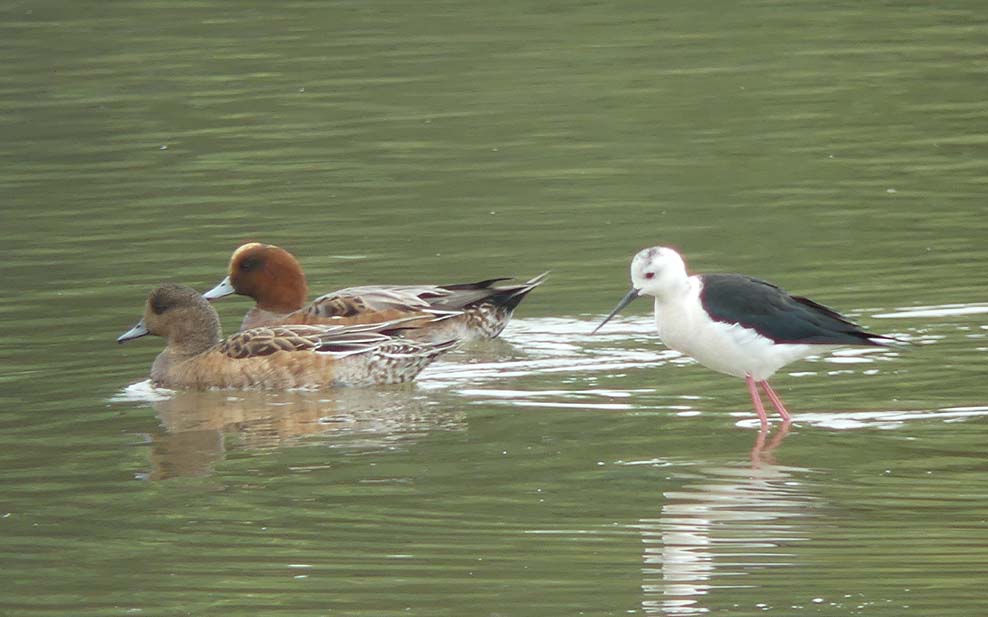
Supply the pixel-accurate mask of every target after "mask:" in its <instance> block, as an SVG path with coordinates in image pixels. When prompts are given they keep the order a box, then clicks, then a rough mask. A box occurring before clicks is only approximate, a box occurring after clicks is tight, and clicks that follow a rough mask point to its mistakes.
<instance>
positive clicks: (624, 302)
mask: <svg viewBox="0 0 988 617" xmlns="http://www.w3.org/2000/svg"><path fill="white" fill-rule="evenodd" d="M639 296H641V292H640V291H638V290H637V289H634V288H632V289H631V291H629V292H628V293H626V294H625V295H624V297H623V298H621V301H620V302H618V304H617V306H615V307H614V310H613V311H611V312H610V314H609V315H608V316H607V317H605V318H604V321H602V322H600V325H599V326H597V327H596V328H594V329H593V332H591V333H590V334H597V330H600V329H601V328H603V327H604V324H605V323H607V322H609V321H610V320H611V318H612V317H614V316H615V315H617V314H618V313H620V312H621V309H623V308H624V307H626V306H628V305H629V304H631V302H632V301H633V300H634V299H635V298H638V297H639Z"/></svg>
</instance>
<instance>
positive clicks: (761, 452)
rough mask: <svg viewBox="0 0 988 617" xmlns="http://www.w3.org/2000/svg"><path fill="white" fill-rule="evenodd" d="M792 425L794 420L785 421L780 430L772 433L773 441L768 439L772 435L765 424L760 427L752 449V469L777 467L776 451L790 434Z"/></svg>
mask: <svg viewBox="0 0 988 617" xmlns="http://www.w3.org/2000/svg"><path fill="white" fill-rule="evenodd" d="M791 425H792V420H784V421H783V422H782V425H781V426H779V428H778V430H776V431H775V432H774V433H771V435H772V438H771V439H768V436H769V433H770V431H769V430H768V427H767V426H765V425H764V424H762V425H760V426H759V428H758V437H756V438H755V445H754V446H753V447H752V448H751V467H752V469H757V468H758V467H761V466H762V465H775V450H776V449H777V448H778V447H779V446H780V445H782V440H783V439H785V438H786V435H788V434H789V429H790V427H791ZM766 440H767V443H766Z"/></svg>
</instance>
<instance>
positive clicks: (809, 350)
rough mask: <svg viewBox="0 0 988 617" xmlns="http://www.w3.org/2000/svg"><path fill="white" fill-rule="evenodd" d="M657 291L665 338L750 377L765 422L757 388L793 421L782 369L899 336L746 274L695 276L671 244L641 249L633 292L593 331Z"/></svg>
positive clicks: (710, 364) (707, 362)
mask: <svg viewBox="0 0 988 617" xmlns="http://www.w3.org/2000/svg"><path fill="white" fill-rule="evenodd" d="M642 296H652V298H653V299H654V301H655V302H654V310H655V326H656V330H657V331H658V335H659V338H660V339H661V340H662V342H663V343H664V344H665V345H666V346H667V347H669V348H670V349H673V350H675V351H678V352H680V353H683V354H685V355H687V356H690V357H691V358H693V359H694V360H696V361H697V362H699V363H700V364H702V365H704V366H706V367H707V368H710V369H712V370H714V371H717V372H719V373H724V374H727V375H731V376H733V377H739V378H741V379H744V380H745V384H746V385H747V388H748V395H749V396H750V397H751V401H752V405H753V406H754V408H755V413H757V414H758V419H759V421H760V423H761V425H762V427H765V426H767V424H768V416H767V413H766V411H765V407H764V405H763V403H762V400H761V396H760V395H759V393H758V387H761V389H762V391H763V392H764V393H765V394H766V396H768V398H769V401H771V403H772V406H773V407H774V408H775V411H776V412H777V413H778V414H779V416H780V417H781V418H782V420H783V422H789V421H790V420H791V419H792V416H791V414H790V413H789V410H788V409H786V406H785V404H784V403H783V402H782V399H781V397H779V394H778V393H777V392H776V391H775V389H774V388H772V386H771V385H769V383H768V379H769V378H770V377H771V376H772V375H774V374H775V373H776V371H778V370H779V369H781V368H782V367H784V366H786V365H788V364H790V363H792V362H795V361H797V360H801V359H803V358H806V357H808V356H812V355H817V354H821V353H824V352H827V351H830V350H832V349H835V348H837V347H844V346H864V347H887V346H889V345H891V344H893V343H901V342H902V341H899V340H898V339H896V338H894V337H890V336H885V335H881V334H874V333H872V332H868V331H867V330H864V329H862V328H861V327H859V326H858V325H857V324H855V323H853V322H852V321H850V320H849V319H847V318H846V317H844V316H843V315H841V314H840V313H838V312H837V311H835V310H833V309H831V308H829V307H827V306H824V305H823V304H820V303H818V302H815V301H813V300H810V299H809V298H806V297H803V296H793V295H790V294H789V293H788V292H786V291H785V290H783V289H782V288H781V287H779V286H778V285H774V284H772V283H769V282H768V281H763V280H760V279H757V278H753V277H750V276H747V275H744V274H734V273H730V274H698V275H692V276H691V275H690V274H689V273H688V272H687V270H686V262H685V260H684V259H683V257H682V255H680V254H679V252H678V251H676V250H675V249H673V248H670V247H665V246H654V247H651V248H647V249H643V250H641V251H640V252H638V254H636V255H635V256H634V258H633V259H632V260H631V290H630V291H629V292H628V293H627V294H625V296H624V297H623V298H622V299H621V300H620V301H619V302H618V304H617V306H616V307H615V308H614V310H612V311H611V312H610V314H608V315H607V317H605V318H604V320H603V321H602V322H601V323H600V324H599V325H598V326H597V327H596V328H595V329H594V330H593V332H592V333H591V334H594V333H596V332H597V331H599V330H600V329H601V328H602V327H603V326H604V324H606V323H607V322H608V321H610V320H611V318H612V317H614V316H615V315H617V314H618V312H619V311H621V309H623V308H624V307H626V306H627V305H628V304H630V303H631V302H632V301H634V300H635V299H636V298H640V297H642Z"/></svg>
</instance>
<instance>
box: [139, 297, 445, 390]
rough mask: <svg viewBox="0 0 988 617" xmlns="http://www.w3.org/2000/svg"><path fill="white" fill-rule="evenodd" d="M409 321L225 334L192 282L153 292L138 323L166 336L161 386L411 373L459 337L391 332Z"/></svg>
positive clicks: (391, 379) (317, 383) (365, 381)
mask: <svg viewBox="0 0 988 617" xmlns="http://www.w3.org/2000/svg"><path fill="white" fill-rule="evenodd" d="M407 321H409V320H405V321H399V322H389V323H383V324H372V325H350V326H342V325H332V326H311V325H286V326H275V327H262V328H254V329H251V330H245V331H243V332H238V333H237V334H234V335H232V336H230V337H228V338H226V339H222V340H221V338H220V329H219V320H218V318H217V316H216V312H215V310H214V309H213V307H212V306H211V305H210V304H209V303H208V302H207V301H206V300H204V299H203V298H202V297H201V296H200V295H199V294H198V293H196V292H195V291H194V290H192V289H190V288H188V287H182V286H179V285H164V286H161V287H159V288H157V289H155V290H154V291H153V292H152V293H151V296H150V297H149V299H148V303H147V306H146V308H145V311H144V319H143V320H142V322H141V323H142V324H143V326H144V328H146V332H145V333H147V334H156V335H159V336H163V337H165V338H166V340H167V344H166V347H165V350H164V351H162V352H161V353H160V354H159V355H158V357H157V358H156V359H155V361H154V364H153V365H152V367H151V380H152V382H154V383H155V384H156V385H159V386H164V387H169V388H188V389H207V388H258V389H285V388H323V387H333V386H343V385H361V386H363V385H373V384H391V383H400V382H404V381H409V380H411V379H414V378H415V376H416V375H418V373H419V372H420V371H421V370H422V369H423V368H425V367H426V366H427V365H428V364H429V363H430V362H431V361H432V360H433V359H435V358H436V357H437V356H438V355H440V354H441V353H443V352H445V351H447V350H448V349H450V348H451V347H453V346H454V344H455V342H454V341H446V342H443V343H437V344H431V343H418V342H414V341H408V340H403V339H395V338H393V337H392V336H391V335H390V330H392V329H394V328H405V327H407ZM135 329H136V328H135ZM128 334H129V333H128ZM137 336H140V334H138V335H137ZM125 337H127V338H130V337H128V335H124V337H121V342H123V341H124V340H127V338H125Z"/></svg>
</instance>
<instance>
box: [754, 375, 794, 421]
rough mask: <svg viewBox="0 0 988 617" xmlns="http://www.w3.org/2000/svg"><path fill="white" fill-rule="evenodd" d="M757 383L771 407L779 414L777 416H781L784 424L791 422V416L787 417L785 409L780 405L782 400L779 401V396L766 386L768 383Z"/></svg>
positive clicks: (770, 387) (787, 413)
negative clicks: (760, 385) (770, 402)
mask: <svg viewBox="0 0 988 617" xmlns="http://www.w3.org/2000/svg"><path fill="white" fill-rule="evenodd" d="M758 383H760V384H762V390H765V394H766V395H767V396H768V400H770V401H772V405H773V406H774V407H775V410H776V411H777V412H779V415H780V416H782V419H783V420H785V421H786V422H788V421H789V420H792V416H790V415H789V411H788V410H787V409H786V406H785V405H783V404H782V399H780V398H779V395H778V394H776V393H775V390H773V389H772V386H770V385H768V381H767V380H763V381H759V382H758Z"/></svg>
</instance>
